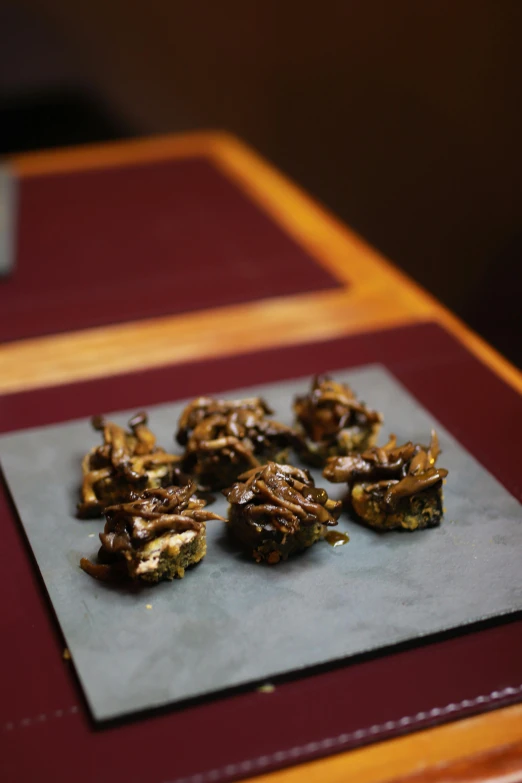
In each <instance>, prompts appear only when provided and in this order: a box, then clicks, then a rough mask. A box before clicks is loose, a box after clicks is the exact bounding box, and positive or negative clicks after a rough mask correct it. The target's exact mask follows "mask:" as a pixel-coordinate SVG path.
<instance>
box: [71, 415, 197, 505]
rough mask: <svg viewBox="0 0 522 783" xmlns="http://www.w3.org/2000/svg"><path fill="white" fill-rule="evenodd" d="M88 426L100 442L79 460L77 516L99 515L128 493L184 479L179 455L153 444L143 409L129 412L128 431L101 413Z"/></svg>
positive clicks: (122, 500) (177, 482)
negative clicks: (80, 484)
mask: <svg viewBox="0 0 522 783" xmlns="http://www.w3.org/2000/svg"><path fill="white" fill-rule="evenodd" d="M92 426H93V427H94V429H95V430H98V431H99V432H101V433H102V436H103V444H102V445H101V446H96V447H95V448H93V449H91V451H89V452H88V454H86V455H85V457H84V459H83V461H82V473H83V481H82V487H81V500H80V503H79V505H78V516H79V517H83V518H87V517H95V516H99V515H100V514H101V512H102V511H103V509H104V508H105V507H106V506H109V505H112V504H114V503H122V502H124V501H125V500H127V499H128V498H129V497H130V495H131V494H132V493H136V492H139V491H142V490H144V489H151V488H155V487H167V486H170V485H171V484H183V483H186V481H187V480H188V479H187V478H186V477H184V476H183V473H182V472H181V457H179V456H176V455H174V454H167V452H166V451H165V450H164V449H162V448H160V447H159V446H156V438H155V437H154V435H153V434H152V432H151V431H150V430H149V429H148V427H147V414H146V413H143V412H141V413H137V414H136V416H133V418H132V419H131V420H130V421H129V425H128V426H129V430H128V431H126V430H125V429H124V428H123V427H119V426H118V425H117V424H114V423H113V422H110V421H106V420H105V419H104V418H103V417H102V416H95V417H93V419H92Z"/></svg>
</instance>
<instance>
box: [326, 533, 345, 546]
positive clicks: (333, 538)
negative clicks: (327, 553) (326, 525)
mask: <svg viewBox="0 0 522 783" xmlns="http://www.w3.org/2000/svg"><path fill="white" fill-rule="evenodd" d="M325 539H326V540H327V541H328V543H329V544H330V546H344V544H347V543H348V541H349V540H350V537H349V536H347V535H346V533H339V532H338V531H337V530H329V531H328V533H327V534H326V535H325Z"/></svg>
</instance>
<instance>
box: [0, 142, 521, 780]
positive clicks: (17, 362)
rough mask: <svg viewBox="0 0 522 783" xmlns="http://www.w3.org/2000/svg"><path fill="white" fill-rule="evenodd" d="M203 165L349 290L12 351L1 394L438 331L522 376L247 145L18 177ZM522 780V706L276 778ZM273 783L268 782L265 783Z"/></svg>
mask: <svg viewBox="0 0 522 783" xmlns="http://www.w3.org/2000/svg"><path fill="white" fill-rule="evenodd" d="M195 155H197V156H202V157H206V158H208V159H210V160H211V161H212V162H213V163H214V165H216V166H217V167H218V168H219V169H221V170H223V171H224V172H226V174H227V175H228V176H229V177H230V178H232V179H233V180H234V181H235V182H236V183H237V184H238V185H239V186H240V188H242V189H243V190H244V191H245V192H247V193H248V194H249V196H250V197H251V198H252V199H253V200H254V201H255V202H257V203H259V204H260V205H261V206H262V208H263V209H264V210H266V212H268V213H269V214H270V215H271V216H272V218H273V219H274V220H275V221H276V222H277V223H278V224H279V225H280V226H281V227H282V228H283V229H284V231H285V232H287V233H288V234H289V235H290V236H291V237H293V239H294V240H295V241H297V242H298V243H299V244H300V245H301V246H303V247H304V248H305V249H307V251H308V252H309V253H310V254H312V255H313V256H314V258H315V259H317V260H318V261H319V262H320V263H321V264H323V265H324V266H325V267H326V268H327V269H328V270H330V271H332V272H333V273H334V275H335V276H336V277H337V278H338V279H340V280H341V281H345V284H344V285H342V286H341V287H339V288H337V289H334V290H328V291H323V292H320V293H307V294H297V295H293V296H286V297H278V298H273V299H265V300H260V301H257V302H254V303H251V304H237V305H232V306H226V307H219V308H215V309H212V310H204V311H200V312H191V313H187V314H182V315H176V316H168V317H161V318H154V319H149V320H145V321H136V322H131V323H124V324H116V325H110V326H105V327H101V328H95V329H87V330H83V331H78V332H72V333H65V334H59V335H54V336H44V337H39V338H35V339H27V340H19V341H15V342H10V343H6V344H4V345H2V346H1V347H0V393H4V394H5V393H13V392H17V391H21V390H27V389H34V388H40V387H42V386H50V385H56V384H63V383H67V382H71V381H78V380H86V379H90V378H97V377H103V376H107V375H113V374H119V373H122V372H126V371H132V370H136V369H140V368H141V369H143V368H152V367H159V366H161V365H164V364H174V363H180V362H183V361H186V360H188V359H190V360H192V359H204V358H206V357H209V356H214V357H215V356H220V355H227V354H233V353H241V352H244V351H246V350H254V349H259V348H269V347H274V346H281V345H291V344H294V343H298V342H303V341H313V340H320V339H325V338H332V337H337V336H341V335H350V334H355V333H357V332H365V331H371V330H377V329H381V328H385V327H392V326H400V325H408V324H410V325H411V324H414V323H416V322H420V321H426V320H432V321H438V322H439V323H441V324H443V325H444V326H445V327H446V329H448V330H449V331H451V332H452V333H453V334H454V335H455V336H456V337H458V339H459V340H460V341H462V342H463V343H464V344H465V345H466V346H467V347H468V349H469V350H471V351H472V352H473V353H474V354H476V355H477V356H478V357H479V358H480V359H481V360H482V361H483V362H484V363H486V364H487V365H489V366H490V367H491V368H492V369H493V370H494V371H495V372H496V373H498V375H500V376H501V377H502V378H503V379H504V380H505V381H506V382H507V383H509V384H511V385H512V386H513V387H515V388H516V389H517V390H519V391H520V390H521V389H522V376H521V375H520V373H519V372H518V371H517V370H516V369H515V368H514V367H513V366H511V365H510V364H509V363H508V362H507V361H506V360H505V359H504V358H503V357H502V356H500V355H499V354H498V353H497V352H496V351H495V350H493V349H492V348H491V347H490V346H489V345H487V344H486V343H485V342H484V341H483V340H482V339H481V338H479V337H478V336H477V335H476V334H474V333H473V332H472V331H471V330H470V329H468V328H467V327H466V326H465V325H464V324H463V323H461V322H460V321H459V320H458V319H457V318H456V317H455V316H454V315H452V314H451V313H450V312H449V311H448V310H446V309H445V308H444V307H442V306H441V305H440V304H439V303H438V302H437V301H436V300H435V299H433V297H431V296H430V295H429V294H427V293H426V292H425V291H423V290H422V289H421V288H420V287H419V286H418V285H416V284H415V283H414V282H412V281H411V280H410V279H409V278H408V277H406V276H405V275H404V274H402V273H401V272H400V271H399V270H398V269H397V268H396V267H394V266H393V265H391V264H390V263H389V262H388V261H386V260H385V259H383V258H382V257H381V256H380V255H379V254H378V253H377V252H376V251H374V250H373V249H372V248H370V247H369V246H368V245H367V244H366V243H365V242H364V241H363V240H362V239H361V238H359V237H357V236H356V235H355V234H354V233H353V232H352V231H351V230H350V229H348V228H347V227H346V226H344V225H342V224H341V223H340V222H339V221H338V220H336V219H335V218H334V217H333V216H332V215H330V214H328V212H327V211H326V210H325V209H324V208H323V207H321V206H320V205H318V204H317V203H316V202H314V201H313V199H311V198H310V197H309V196H308V195H306V194H305V193H303V192H302V191H300V190H299V189H298V188H297V187H296V186H295V185H293V184H292V183H290V182H289V181H288V180H287V179H285V178H284V177H283V176H282V175H281V174H280V173H279V172H277V171H276V170H274V169H273V168H272V167H271V166H270V165H268V164H267V163H266V162H265V161H264V160H262V159H261V158H260V157H258V156H257V155H256V154H255V153H254V152H252V151H251V150H250V149H248V148H247V147H245V145H243V144H242V143H241V142H239V141H238V140H237V139H235V138H233V137H230V136H228V135H226V134H221V133H194V134H190V135H184V136H175V137H165V138H154V139H151V140H143V141H131V142H124V143H117V144H109V145H103V146H93V147H86V148H78V149H71V150H65V151H59V152H42V153H35V154H30V155H23V156H15V157H14V158H12V159H11V160H10V165H11V166H12V167H13V168H14V170H15V172H16V174H17V175H18V176H19V177H33V176H37V175H39V174H42V173H58V172H72V171H78V170H86V169H92V168H99V167H112V166H121V165H123V164H126V163H136V162H139V161H154V160H162V159H168V158H184V157H191V156H195ZM405 778H408V779H409V780H421V779H422V780H435V779H444V780H448V779H449V780H454V779H455V780H461V779H462V780H464V779H465V780H502V781H508V780H509V781H511V780H519V779H522V706H513V707H509V708H505V709H500V710H496V711H492V712H489V713H486V714H484V715H481V716H479V717H474V718H469V719H465V720H460V721H456V722H454V723H449V724H446V725H443V726H441V727H437V728H433V729H429V730H424V731H419V732H417V733H413V734H410V735H407V736H405V737H402V738H399V739H394V740H390V741H385V742H381V743H378V744H375V745H372V746H370V747H366V748H362V749H359V750H354V751H350V752H346V753H342V754H338V755H335V756H332V757H330V758H327V759H323V760H319V761H315V762H312V763H308V764H306V765H301V766H295V767H291V768H289V769H287V770H284V771H281V772H277V773H272V774H270V775H267V776H266V779H267V780H268V779H270V780H271V781H273V782H274V783H275V781H281V783H283V781H284V782H285V783H286V782H288V783H291V782H293V781H295V782H296V783H297V781H301V780H303V779H306V780H310V781H315V780H317V781H326V780H328V781H346V780H352V779H353V780H357V781H358V783H365V782H368V783H370V782H371V783H377V781H392V780H403V779H405ZM258 779H263V778H258Z"/></svg>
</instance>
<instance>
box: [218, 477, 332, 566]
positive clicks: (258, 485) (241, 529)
mask: <svg viewBox="0 0 522 783" xmlns="http://www.w3.org/2000/svg"><path fill="white" fill-rule="evenodd" d="M223 494H224V495H225V497H226V498H227V500H228V502H229V503H230V509H229V515H228V526H229V531H230V533H231V534H232V535H233V536H235V537H236V538H237V539H238V540H239V541H240V542H241V543H242V544H243V546H244V547H245V548H246V549H247V550H248V551H249V552H251V553H252V557H253V558H254V560H256V561H257V562H260V561H261V560H265V561H266V562H268V563H278V562H279V561H280V560H286V559H287V557H288V556H289V555H291V554H292V553H293V552H297V551H299V550H303V549H306V548H307V547H310V546H312V544H314V543H315V542H316V541H318V540H319V539H321V538H323V537H324V535H325V533H326V532H327V529H328V527H329V526H332V525H336V524H337V519H338V517H339V514H340V513H341V506H342V504H341V501H336V500H331V499H330V498H329V497H328V493H327V492H326V490H324V489H319V488H318V487H315V485H314V480H313V478H312V477H311V476H310V474H309V473H308V471H307V470H300V469H299V468H294V467H292V465H278V464H277V463H275V462H268V463H267V464H266V465H261V466H259V467H255V468H253V469H251V470H249V471H247V472H246V473H243V475H241V476H240V477H239V481H238V482H237V483H236V484H234V485H233V486H232V487H230V488H228V489H224V490H223Z"/></svg>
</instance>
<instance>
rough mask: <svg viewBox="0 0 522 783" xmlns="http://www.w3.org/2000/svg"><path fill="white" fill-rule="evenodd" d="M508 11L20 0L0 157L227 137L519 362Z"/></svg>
mask: <svg viewBox="0 0 522 783" xmlns="http://www.w3.org/2000/svg"><path fill="white" fill-rule="evenodd" d="M521 33H522V2H520V1H519V0H440V1H439V0H373V2H372V1H371V0H369V1H368V2H363V1H362V0H361V1H357V2H356V1H355V0H344V1H341V0H337V1H331V0H330V1H329V0H322V1H321V2H318V1H317V0H316V2H308V3H307V2H305V1H304V0H301V2H298V1H297V0H264V1H263V2H258V0H231V1H230V2H227V0H184V1H183V2H176V1H175V0H147V2H132V0H25V2H16V3H14V2H12V3H7V4H6V3H5V2H4V4H3V5H2V6H1V8H0V154H5V153H9V152H14V151H20V150H27V149H38V148H42V147H51V146H61V145H67V144H76V143H81V142H89V141H97V140H104V139H114V138H121V137H124V136H134V135H147V134H153V133H165V132H170V131H183V130H187V129H196V128H223V129H226V130H229V131H231V132H233V133H236V134H238V135H239V136H241V137H242V138H243V139H245V140H246V141H247V142H249V143H250V144H252V145H253V146H255V147H257V149H258V150H259V151H260V152H261V153H262V154H263V155H265V156H266V157H268V158H269V159H270V160H271V161H273V162H274V163H275V164H276V165H277V166H278V167H279V168H280V169H282V170H283V171H284V172H286V173H287V174H289V175H290V176H291V177H292V178H294V179H295V180H297V182H299V183H300V184H301V185H302V186H304V187H305V188H306V189H307V190H309V191H310V192H311V193H312V194H313V195H314V196H316V197H317V198H318V199H319V200H321V201H322V202H323V203H325V204H326V205H327V206H328V207H329V208H330V209H332V210H333V211H334V212H336V213H337V214H338V215H339V216H340V217H341V218H342V219H343V220H344V221H346V222H347V223H348V224H349V225H350V226H351V227H352V228H354V229H355V230H357V231H358V232H359V233H361V234H362V235H363V236H364V237H365V238H366V239H367V240H368V241H369V242H371V243H372V244H373V245H375V246H376V247H377V248H379V249H380V250H381V251H382V252H383V253H384V254H385V255H386V256H388V257H389V258H390V259H392V260H393V261H394V262H395V263H397V264H398V265H399V266H401V267H402V268H403V269H404V270H406V271H407V272H408V273H409V274H410V275H412V276H413V277H414V278H416V279H417V280H418V281H419V282H421V283H422V284H423V285H425V286H426V287H427V288H428V289H429V290H431V291H432V292H433V293H435V294H436V295H437V296H438V297H439V298H440V299H441V300H442V301H443V302H445V303H446V304H447V305H448V306H449V307H450V308H452V309H453V310H455V311H456V312H457V313H458V314H459V315H460V316H461V317H462V318H464V320H466V321H467V322H468V323H470V324H471V325H472V326H473V327H474V328H475V329H477V330H478V331H479V332H480V333H482V334H483V335H484V336H485V337H486V338H487V339H488V340H489V341H491V342H492V343H493V344H494V345H496V346H497V347H498V348H499V349H500V350H501V351H503V352H504V353H505V354H507V355H508V356H509V357H510V358H511V359H512V360H513V361H515V362H517V363H519V364H520V363H522V340H521V339H520V314H519V312H520V304H519V303H520V297H521V294H522V285H521V282H522V274H521V271H522V197H521V187H520V184H521V174H522V153H521V139H522V110H521V106H522V79H521V75H522V43H521V41H522V36H521Z"/></svg>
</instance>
